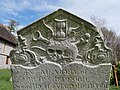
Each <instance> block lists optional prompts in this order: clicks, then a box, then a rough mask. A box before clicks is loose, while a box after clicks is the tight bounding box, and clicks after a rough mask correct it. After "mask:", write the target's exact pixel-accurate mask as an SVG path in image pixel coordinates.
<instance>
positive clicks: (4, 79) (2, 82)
mask: <svg viewBox="0 0 120 90" xmlns="http://www.w3.org/2000/svg"><path fill="white" fill-rule="evenodd" d="M10 77H11V72H10V70H9V69H0V90H13V87H12V82H11V81H10ZM109 90H120V86H119V87H115V86H110V89H109Z"/></svg>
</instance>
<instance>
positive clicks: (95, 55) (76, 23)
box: [10, 9, 112, 67]
mask: <svg viewBox="0 0 120 90" xmlns="http://www.w3.org/2000/svg"><path fill="white" fill-rule="evenodd" d="M70 16H71V17H72V19H71V17H70ZM86 23H87V24H86ZM87 25H88V26H87ZM89 25H91V26H89ZM33 26H36V27H33ZM91 27H93V28H91ZM25 28H27V29H26V30H27V31H29V32H26V31H23V30H24V29H25ZM25 28H24V29H22V31H19V32H18V33H19V35H18V47H17V48H16V49H15V50H12V51H11V53H10V56H11V60H12V63H13V64H21V65H23V66H38V65H40V64H41V63H45V62H47V61H49V62H54V63H57V64H59V65H61V66H62V67H64V66H65V65H68V64H70V63H72V62H74V61H78V62H81V63H83V64H86V65H99V64H102V63H110V62H111V57H112V51H111V49H110V48H108V47H107V46H106V44H105V42H104V40H103V37H102V36H101V35H100V33H99V32H98V30H97V28H95V27H94V26H92V24H90V23H88V22H87V21H84V20H82V19H78V17H76V16H73V15H72V14H69V13H68V12H66V11H63V10H61V9H60V10H58V11H56V12H55V13H52V15H48V16H47V17H45V18H42V19H41V20H40V21H37V22H36V23H33V24H31V25H30V26H27V27H25ZM23 32H24V33H23Z"/></svg>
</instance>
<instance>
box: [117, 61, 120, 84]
mask: <svg viewBox="0 0 120 90" xmlns="http://www.w3.org/2000/svg"><path fill="white" fill-rule="evenodd" d="M117 76H118V84H119V86H120V63H119V64H118V67H117Z"/></svg>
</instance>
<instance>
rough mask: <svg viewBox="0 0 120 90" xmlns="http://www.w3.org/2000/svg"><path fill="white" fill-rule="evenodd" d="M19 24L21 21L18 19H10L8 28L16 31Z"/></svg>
mask: <svg viewBox="0 0 120 90" xmlns="http://www.w3.org/2000/svg"><path fill="white" fill-rule="evenodd" d="M18 25H19V23H18V22H17V21H15V20H12V19H9V25H8V28H9V29H10V31H11V32H15V31H16V30H17V26H18Z"/></svg>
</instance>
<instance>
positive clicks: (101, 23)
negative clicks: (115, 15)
mask: <svg viewBox="0 0 120 90" xmlns="http://www.w3.org/2000/svg"><path fill="white" fill-rule="evenodd" d="M91 21H92V22H93V23H94V24H95V25H96V26H97V27H98V28H99V29H100V30H101V32H102V33H103V36H104V39H105V41H106V42H107V46H108V47H110V48H111V49H112V51H113V58H112V64H114V65H116V64H118V62H119V60H120V48H119V47H120V38H119V37H118V36H117V35H116V33H115V32H114V31H113V29H112V28H108V27H107V26H106V20H105V19H102V18H97V17H95V16H92V17H91Z"/></svg>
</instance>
